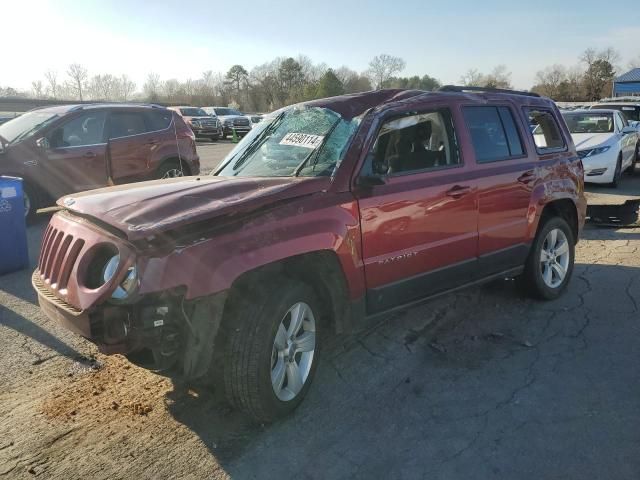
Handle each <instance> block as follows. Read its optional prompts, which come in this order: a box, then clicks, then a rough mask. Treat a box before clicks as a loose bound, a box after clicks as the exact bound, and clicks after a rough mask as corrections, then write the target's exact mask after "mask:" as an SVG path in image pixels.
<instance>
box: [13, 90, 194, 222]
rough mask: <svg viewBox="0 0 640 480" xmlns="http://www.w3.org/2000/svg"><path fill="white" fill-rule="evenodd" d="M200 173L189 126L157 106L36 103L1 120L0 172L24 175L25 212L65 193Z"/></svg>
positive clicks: (31, 212) (29, 213)
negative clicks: (18, 114) (47, 104)
mask: <svg viewBox="0 0 640 480" xmlns="http://www.w3.org/2000/svg"><path fill="white" fill-rule="evenodd" d="M199 172H200V160H199V158H198V154H197V153H196V143H195V137H194V135H193V132H192V131H191V129H190V128H189V127H188V126H187V125H186V124H185V123H184V121H183V120H182V117H180V116H179V115H177V114H174V113H173V112H172V111H171V110H167V109H166V108H162V107H159V106H157V105H140V104H108V103H96V104H84V105H63V106H57V107H49V108H40V109H36V110H32V111H30V112H27V113H25V114H23V115H21V116H19V117H17V118H15V119H13V120H11V121H9V122H7V123H5V124H3V125H1V126H0V175H14V176H17V177H22V178H23V179H24V193H25V215H27V216H29V215H31V214H33V213H34V212H35V210H36V209H37V208H39V207H42V206H46V205H51V204H53V200H55V199H56V198H58V197H60V196H62V195H66V194H68V193H73V192H79V191H83V190H89V189H92V188H99V187H105V186H107V185H114V184H120V183H128V182H135V181H140V180H150V179H152V178H162V177H173V176H180V175H182V174H183V173H184V174H186V175H189V174H191V175H197V174H198V173H199Z"/></svg>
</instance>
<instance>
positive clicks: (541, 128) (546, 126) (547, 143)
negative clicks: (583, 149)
mask: <svg viewBox="0 0 640 480" xmlns="http://www.w3.org/2000/svg"><path fill="white" fill-rule="evenodd" d="M524 113H525V116H526V118H527V120H528V122H529V126H530V130H531V135H532V136H533V141H534V143H535V145H536V150H537V151H538V153H540V154H546V153H553V152H560V151H563V150H566V148H567V145H566V143H565V141H564V137H563V136H562V133H561V131H560V125H558V121H557V120H556V117H555V115H554V114H553V112H552V111H551V110H550V109H546V108H528V107H526V108H525V109H524Z"/></svg>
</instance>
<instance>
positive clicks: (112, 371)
mask: <svg viewBox="0 0 640 480" xmlns="http://www.w3.org/2000/svg"><path fill="white" fill-rule="evenodd" d="M172 390H173V385H172V383H171V381H170V380H168V379H166V378H163V377H158V376H156V375H153V374H151V373H150V372H148V371H146V370H144V369H141V368H138V367H136V366H134V365H131V364H130V363H129V362H128V361H127V360H126V359H125V358H124V357H121V356H119V355H115V356H111V357H101V358H99V360H97V361H94V362H91V363H89V364H83V363H80V362H76V363H74V364H73V366H72V368H70V369H69V372H68V373H67V378H65V379H64V380H63V381H62V382H59V383H58V384H57V385H55V386H54V387H53V388H52V389H51V391H50V392H49V393H48V394H47V395H46V396H45V398H44V400H43V401H42V405H41V411H42V413H43V414H44V415H45V416H46V417H47V418H49V419H56V418H57V419H63V420H66V421H75V420H76V419H78V418H83V419H86V418H87V417H99V418H101V419H103V420H109V419H110V417H114V416H121V415H126V416H129V417H131V416H133V417H135V416H149V415H152V414H153V412H162V411H165V410H166V406H165V398H166V394H167V393H168V392H171V391H172Z"/></svg>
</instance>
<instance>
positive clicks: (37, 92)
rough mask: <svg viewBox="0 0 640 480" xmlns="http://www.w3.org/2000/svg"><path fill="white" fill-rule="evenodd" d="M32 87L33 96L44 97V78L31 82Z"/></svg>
mask: <svg viewBox="0 0 640 480" xmlns="http://www.w3.org/2000/svg"><path fill="white" fill-rule="evenodd" d="M31 89H32V90H33V96H34V97H36V98H43V97H44V86H43V85H42V80H36V81H35V82H31Z"/></svg>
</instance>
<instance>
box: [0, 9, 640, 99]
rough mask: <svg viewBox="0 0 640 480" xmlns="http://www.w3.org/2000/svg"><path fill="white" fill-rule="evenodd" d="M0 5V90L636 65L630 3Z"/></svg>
mask: <svg viewBox="0 0 640 480" xmlns="http://www.w3.org/2000/svg"><path fill="white" fill-rule="evenodd" d="M233 5H234V3H233V2H231V1H229V0H225V1H211V0H208V1H201V0H190V1H186V2H185V1H181V2H178V1H163V2H160V1H146V2H143V1H136V0H129V1H124V0H111V1H110V0H103V1H93V0H82V1H71V0H58V1H54V0H51V1H46V0H42V1H29V0H0V25H1V27H0V32H1V33H2V42H1V43H0V86H2V87H7V86H11V87H14V88H17V89H29V88H30V86H31V81H32V80H37V79H43V74H44V72H45V71H46V70H48V69H53V70H57V71H58V75H59V77H61V78H62V77H64V72H65V71H66V68H67V66H68V65H69V64H70V63H81V64H83V65H85V66H86V67H87V68H88V70H89V73H90V75H94V74H98V73H112V74H116V75H120V74H123V73H126V74H127V75H129V76H130V77H131V78H132V79H133V80H134V81H135V82H136V84H137V90H140V89H141V87H142V84H143V83H144V79H145V77H146V76H147V74H148V73H149V72H156V73H158V74H159V75H160V76H161V78H162V79H164V80H166V79H168V78H177V79H178V80H185V79H187V78H199V77H200V76H201V74H202V72H203V71H205V70H213V71H214V72H223V73H224V72H226V71H227V70H228V69H229V67H230V66H231V65H233V64H236V63H239V64H241V65H243V66H244V67H245V68H246V69H247V70H251V68H253V67H254V66H256V65H259V64H262V63H265V62H267V61H270V60H272V59H273V58H275V57H277V56H297V55H298V54H304V55H307V56H309V57H310V58H311V59H312V60H313V61H314V63H319V62H325V63H327V64H328V65H329V66H330V67H336V68H337V67H340V66H341V65H346V66H348V67H350V68H352V69H354V70H357V71H363V70H366V68H367V66H368V63H369V61H370V60H371V58H372V57H373V56H375V55H377V54H380V53H388V54H391V55H396V56H400V57H402V58H403V59H404V60H405V61H406V64H407V67H406V69H405V71H404V72H402V75H415V74H417V75H423V74H429V75H431V76H433V77H436V78H438V79H439V80H440V81H441V82H442V83H458V82H459V80H460V77H461V75H463V74H464V73H465V72H466V71H467V70H469V69H470V68H476V69H478V70H480V71H481V72H485V73H487V72H488V71H490V70H491V69H492V68H493V67H494V66H495V65H498V64H505V65H506V66H507V68H508V70H509V71H510V72H512V81H513V84H514V86H515V87H517V88H529V87H531V85H532V84H533V81H534V77H535V73H536V72H537V71H538V70H541V69H542V68H544V67H545V66H548V65H552V64H555V63H558V64H563V65H566V66H573V65H575V64H577V62H578V59H577V57H578V56H579V54H580V53H581V52H582V51H583V50H584V49H585V48H587V47H594V48H604V47H607V46H612V47H614V48H615V49H616V50H617V51H618V52H620V54H621V61H620V67H621V70H622V71H623V72H624V71H626V70H627V68H626V67H627V64H628V62H629V61H630V60H631V59H632V58H636V57H638V56H640V6H639V4H638V0H617V1H615V2H612V3H606V2H602V1H589V0H583V1H576V0H536V1H530V0H529V1H526V2H516V1H503V0H484V1H483V2H477V1H471V0H459V1H457V2H443V1H437V2H433V1H418V0H413V1H402V0H394V1H392V2H391V1H388V0H387V1H375V2H374V1H371V2H366V3H365V2H356V1H349V0H321V1H316V2H313V3H312V4H307V2H302V1H297V2H294V1H289V0H264V1H262V0H242V1H238V2H237V3H236V5H237V7H235V8H234V7H233Z"/></svg>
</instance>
